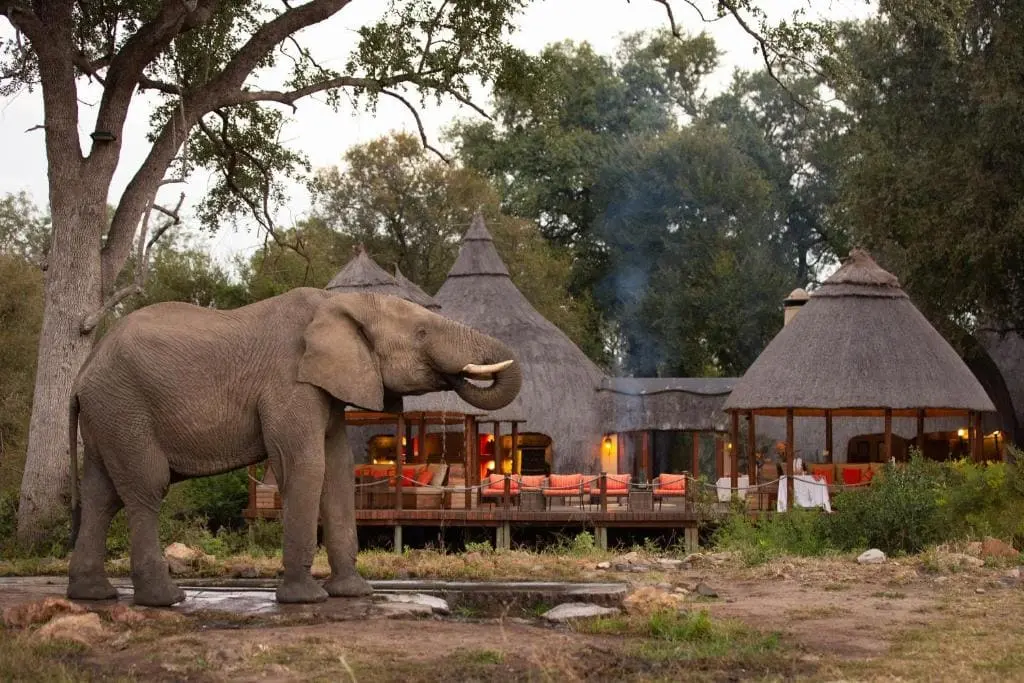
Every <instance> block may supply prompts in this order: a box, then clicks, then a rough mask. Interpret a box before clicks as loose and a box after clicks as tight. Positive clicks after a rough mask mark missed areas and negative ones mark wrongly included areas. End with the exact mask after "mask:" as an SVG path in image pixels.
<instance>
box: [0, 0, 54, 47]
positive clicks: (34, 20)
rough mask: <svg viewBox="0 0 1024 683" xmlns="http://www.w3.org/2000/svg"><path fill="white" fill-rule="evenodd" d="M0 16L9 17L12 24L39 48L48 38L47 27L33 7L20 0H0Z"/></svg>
mask: <svg viewBox="0 0 1024 683" xmlns="http://www.w3.org/2000/svg"><path fill="white" fill-rule="evenodd" d="M0 16H4V17H7V19H8V21H10V22H11V25H13V26H14V28H16V29H17V30H18V31H19V32H20V33H24V34H25V36H27V37H28V39H29V40H30V41H32V44H33V45H35V46H36V49H39V48H40V47H41V46H40V45H39V43H41V42H45V40H46V27H45V26H44V25H43V22H42V21H41V20H40V18H39V16H38V15H37V14H36V13H35V12H34V11H33V10H32V8H31V7H29V6H28V5H26V4H25V3H23V2H19V1H18V0H0Z"/></svg>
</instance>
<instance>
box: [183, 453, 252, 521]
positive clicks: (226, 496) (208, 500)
mask: <svg viewBox="0 0 1024 683" xmlns="http://www.w3.org/2000/svg"><path fill="white" fill-rule="evenodd" d="M181 488H182V499H183V500H182V503H183V505H184V508H185V509H187V510H188V511H189V512H190V513H191V514H193V515H198V516H202V517H205V518H206V519H207V521H208V523H209V526H210V529H211V530H212V531H217V530H219V529H220V528H221V527H228V528H232V529H237V528H239V527H240V526H241V523H242V510H244V509H245V506H246V504H247V503H248V502H249V476H248V472H247V470H246V469H245V468H242V469H238V470H232V471H231V472H225V473H224V474H217V475H214V476H212V477H199V478H198V479H189V480H188V481H185V482H182V484H181Z"/></svg>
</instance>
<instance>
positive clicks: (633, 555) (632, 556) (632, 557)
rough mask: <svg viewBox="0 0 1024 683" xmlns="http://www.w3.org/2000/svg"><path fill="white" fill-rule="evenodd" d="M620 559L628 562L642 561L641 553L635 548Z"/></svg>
mask: <svg viewBox="0 0 1024 683" xmlns="http://www.w3.org/2000/svg"><path fill="white" fill-rule="evenodd" d="M619 561H620V562H628V563H634V562H639V561H640V554H639V553H637V552H636V551H635V550H634V551H631V552H628V553H626V554H625V555H623V556H622V557H620V558H619Z"/></svg>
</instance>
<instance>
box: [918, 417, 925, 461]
mask: <svg viewBox="0 0 1024 683" xmlns="http://www.w3.org/2000/svg"><path fill="white" fill-rule="evenodd" d="M917 450H919V451H921V454H922V455H923V454H924V411H923V410H918V411H917Z"/></svg>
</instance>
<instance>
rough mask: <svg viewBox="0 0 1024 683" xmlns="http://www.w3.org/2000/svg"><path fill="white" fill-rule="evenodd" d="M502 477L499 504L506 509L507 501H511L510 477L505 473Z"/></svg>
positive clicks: (507, 506)
mask: <svg viewBox="0 0 1024 683" xmlns="http://www.w3.org/2000/svg"><path fill="white" fill-rule="evenodd" d="M504 477H505V479H504V482H503V484H504V487H503V488H502V491H501V506H502V507H503V508H505V509H506V510H508V508H509V503H511V502H512V477H511V476H509V475H507V474H506V475H504Z"/></svg>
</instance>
